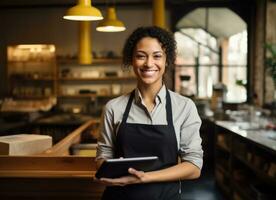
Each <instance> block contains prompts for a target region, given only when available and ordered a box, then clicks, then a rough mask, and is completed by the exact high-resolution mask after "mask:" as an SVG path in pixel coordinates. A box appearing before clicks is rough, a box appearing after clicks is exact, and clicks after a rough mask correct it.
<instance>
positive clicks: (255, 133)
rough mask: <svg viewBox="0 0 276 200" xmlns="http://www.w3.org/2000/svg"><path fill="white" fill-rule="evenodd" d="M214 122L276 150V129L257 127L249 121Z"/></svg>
mask: <svg viewBox="0 0 276 200" xmlns="http://www.w3.org/2000/svg"><path fill="white" fill-rule="evenodd" d="M215 124H216V125H218V126H221V127H223V128H226V129H228V130H230V131H231V132H233V133H236V134H238V135H240V136H242V137H244V138H246V139H248V140H251V141H253V142H255V143H257V144H260V145H262V146H265V147H266V148H269V149H271V150H273V151H276V131H273V130H265V129H259V128H256V127H254V124H253V125H252V124H250V123H249V122H233V121H215Z"/></svg>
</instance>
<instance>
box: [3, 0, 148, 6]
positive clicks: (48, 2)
mask: <svg viewBox="0 0 276 200" xmlns="http://www.w3.org/2000/svg"><path fill="white" fill-rule="evenodd" d="M76 2H77V0H0V7H12V6H65V5H73V4H76ZM91 2H92V4H93V5H95V4H98V5H99V4H106V3H107V2H109V3H113V2H115V3H116V4H125V5H127V4H128V5H131V4H133V5H134V4H141V5H142V4H149V3H151V2H152V0H91Z"/></svg>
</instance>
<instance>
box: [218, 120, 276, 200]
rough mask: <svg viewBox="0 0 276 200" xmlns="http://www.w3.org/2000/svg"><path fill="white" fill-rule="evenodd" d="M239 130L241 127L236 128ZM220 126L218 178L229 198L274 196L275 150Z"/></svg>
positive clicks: (258, 199)
mask: <svg viewBox="0 0 276 200" xmlns="http://www.w3.org/2000/svg"><path fill="white" fill-rule="evenodd" d="M237 131H238V130H237ZM250 133H251V132H247V134H239V133H238V132H235V131H233V130H229V129H227V128H225V127H222V126H220V125H217V126H216V129H215V135H216V137H215V144H216V145H215V178H216V183H217V186H218V187H219V188H220V189H221V191H222V192H223V194H224V196H225V197H226V198H227V199H230V200H263V199H273V197H275V188H276V152H275V150H274V149H272V148H273V147H271V148H268V147H267V146H264V145H262V144H261V143H258V142H254V141H252V140H250V139H248V138H247V137H246V136H248V135H249V134H250Z"/></svg>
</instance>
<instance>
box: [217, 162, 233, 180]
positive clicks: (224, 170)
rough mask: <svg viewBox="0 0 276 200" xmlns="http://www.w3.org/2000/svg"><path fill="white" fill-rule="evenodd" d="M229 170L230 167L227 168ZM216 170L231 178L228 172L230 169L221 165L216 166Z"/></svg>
mask: <svg viewBox="0 0 276 200" xmlns="http://www.w3.org/2000/svg"><path fill="white" fill-rule="evenodd" d="M226 168H228V167H226ZM216 170H219V171H221V172H222V173H223V174H225V175H226V176H227V177H228V178H229V177H230V173H229V172H228V169H225V166H222V165H221V164H217V165H216Z"/></svg>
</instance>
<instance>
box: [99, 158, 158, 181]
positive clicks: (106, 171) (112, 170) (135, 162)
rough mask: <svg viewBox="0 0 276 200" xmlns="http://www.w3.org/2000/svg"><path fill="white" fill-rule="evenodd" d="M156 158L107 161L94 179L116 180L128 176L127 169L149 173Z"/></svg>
mask: <svg viewBox="0 0 276 200" xmlns="http://www.w3.org/2000/svg"><path fill="white" fill-rule="evenodd" d="M157 160H158V157H157V156H149V157H134V158H116V159H107V160H105V161H104V162H103V164H102V165H101V167H100V168H99V169H98V171H97V173H96V175H95V176H96V178H98V179H99V178H118V177H121V176H125V175H128V174H129V173H128V169H129V168H134V169H136V170H142V171H151V170H153V169H154V166H155V165H156V162H157Z"/></svg>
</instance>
